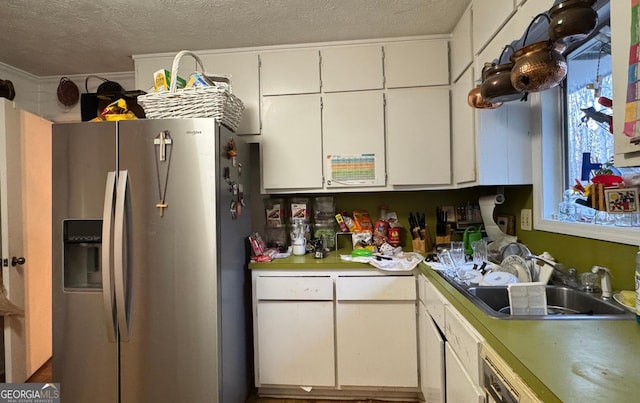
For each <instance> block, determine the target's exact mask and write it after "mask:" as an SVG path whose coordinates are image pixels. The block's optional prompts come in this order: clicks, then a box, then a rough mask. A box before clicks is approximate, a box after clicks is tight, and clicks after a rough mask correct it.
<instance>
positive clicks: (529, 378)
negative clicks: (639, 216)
mask: <svg viewBox="0 0 640 403" xmlns="http://www.w3.org/2000/svg"><path fill="white" fill-rule="evenodd" d="M340 253H343V254H347V253H348V251H346V250H344V251H338V252H332V253H331V254H330V255H329V256H328V257H326V258H325V259H314V258H313V256H312V255H310V254H307V255H305V256H291V257H289V258H286V259H275V260H274V261H272V262H267V263H250V264H249V268H250V269H274V270H287V269H291V270H304V269H311V270H323V269H327V270H335V269H349V270H353V269H369V270H370V269H372V268H373V267H372V266H370V265H367V264H363V263H352V262H346V261H343V260H341V259H340ZM416 270H418V271H419V272H421V273H423V274H424V275H425V276H427V278H428V279H429V280H430V281H431V283H432V284H434V286H435V287H436V288H437V289H438V290H439V291H440V292H441V293H442V294H443V295H444V296H445V297H446V298H447V299H448V300H449V302H450V303H451V304H452V305H453V306H454V307H455V308H456V309H457V310H458V311H459V312H460V313H461V314H462V315H463V316H464V317H465V318H466V319H467V320H468V321H469V323H471V325H473V326H474V327H475V328H476V330H477V331H478V333H480V334H481V335H482V337H484V339H485V340H486V342H487V343H488V344H489V346H491V348H493V349H494V350H495V351H496V352H497V353H498V354H499V355H500V356H501V357H502V358H503V359H504V360H505V362H506V363H507V364H509V365H510V366H511V368H512V369H513V370H514V371H515V372H516V373H517V374H518V375H519V376H520V377H521V378H522V379H523V380H524V381H525V382H526V383H527V384H528V385H529V387H530V388H531V389H532V390H533V391H534V392H535V393H536V394H537V395H538V396H539V397H540V398H541V399H542V400H543V401H545V402H559V401H561V402H581V403H585V402H616V403H620V402H637V401H640V397H639V396H637V395H636V393H639V392H638V391H637V390H638V389H640V324H638V323H636V321H635V320H590V319H584V320H546V321H545V320H503V319H495V318H492V317H490V316H488V315H486V314H485V313H483V312H482V311H481V310H480V309H479V308H477V307H476V306H475V305H474V304H473V303H472V302H471V301H469V300H468V299H467V298H466V297H465V296H464V295H462V294H461V293H460V292H459V291H458V290H456V289H455V288H454V287H453V286H451V285H450V284H449V283H448V282H447V281H446V280H445V279H444V278H442V277H441V276H440V275H438V274H437V273H436V272H435V271H433V270H431V269H430V268H429V267H428V266H426V265H424V264H422V263H421V264H420V265H419V267H418V269H416Z"/></svg>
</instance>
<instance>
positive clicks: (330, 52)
mask: <svg viewBox="0 0 640 403" xmlns="http://www.w3.org/2000/svg"><path fill="white" fill-rule="evenodd" d="M320 53H321V57H322V70H321V71H322V90H323V91H324V92H337V91H358V90H379V89H382V87H383V85H384V76H383V72H382V46H381V45H357V46H336V47H328V48H323V49H322V50H321V51H320Z"/></svg>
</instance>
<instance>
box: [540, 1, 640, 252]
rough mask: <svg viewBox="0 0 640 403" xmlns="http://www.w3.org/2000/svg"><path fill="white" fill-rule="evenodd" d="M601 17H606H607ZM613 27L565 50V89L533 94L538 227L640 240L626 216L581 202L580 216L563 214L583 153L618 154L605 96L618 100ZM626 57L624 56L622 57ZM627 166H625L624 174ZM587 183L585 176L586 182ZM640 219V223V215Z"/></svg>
mask: <svg viewBox="0 0 640 403" xmlns="http://www.w3.org/2000/svg"><path fill="white" fill-rule="evenodd" d="M606 7H607V9H608V7H609V6H608V5H606ZM607 15H608V12H607ZM601 21H605V20H604V19H603V18H601ZM607 22H608V18H607ZM609 32H610V31H609V29H608V27H606V26H605V27H604V28H603V29H600V30H599V33H598V34H597V35H596V36H595V37H594V38H593V39H592V40H590V41H588V42H585V43H584V44H581V45H580V46H579V47H578V48H577V49H575V50H573V51H571V52H570V53H568V54H566V55H565V56H566V58H567V63H568V74H567V80H566V81H565V82H564V83H563V88H560V87H556V88H555V89H553V90H548V91H544V92H541V93H537V94H535V95H534V96H533V97H532V98H531V104H532V113H533V115H532V122H533V127H532V131H533V133H534V136H533V142H534V158H533V161H534V166H533V172H534V188H533V190H534V227H535V228H536V229H538V230H544V231H550V232H557V233H562V234H568V235H575V236H582V237H588V238H593V239H601V240H608V241H612V242H619V243H626V244H634V245H636V244H637V242H638V239H639V236H640V226H631V225H633V222H631V221H620V220H618V221H616V219H619V218H620V216H615V215H611V214H606V213H605V214H601V213H599V212H598V211H597V210H594V209H590V208H588V207H584V208H581V207H580V206H577V207H576V211H575V214H576V216H575V217H574V218H569V219H568V218H567V217H566V216H565V217H563V216H561V215H560V213H561V211H560V207H562V205H561V203H562V202H563V200H565V201H566V200H569V201H573V199H572V197H573V198H575V197H576V196H572V195H571V191H570V189H571V187H572V186H573V185H574V184H575V180H576V179H581V177H582V155H583V153H585V152H588V153H591V158H590V161H591V162H593V163H603V164H606V163H607V162H609V161H610V160H611V158H612V157H613V154H614V149H613V135H612V134H610V133H609V127H608V120H607V119H608V117H607V115H611V114H612V112H611V109H610V108H609V107H608V104H606V99H600V97H605V98H609V99H613V91H612V74H611V72H612V68H611V65H612V57H611V46H610V39H611V34H610V33H609ZM614 32H616V31H614ZM617 32H619V31H617ZM623 32H624V30H623ZM625 35H628V31H627V33H625ZM614 48H615V47H614ZM627 49H628V47H627ZM626 57H627V55H623V57H622V58H626ZM616 66H617V65H616V64H615V63H614V69H615V71H616V74H619V73H620V72H618V67H616ZM598 76H600V77H598ZM616 77H617V76H616ZM616 85H618V84H616ZM620 98H621V97H620V96H618V99H620ZM622 98H624V95H623V96H622ZM585 112H587V113H585ZM559 133H564V135H562V136H561V135H559ZM624 171H625V170H623V169H620V173H624ZM587 183H588V182H587V181H582V184H583V185H584V184H587ZM570 212H571V210H569V213H570ZM581 214H582V215H581ZM636 215H637V214H636ZM637 218H640V217H637ZM616 224H617V225H616ZM636 224H640V220H638V222H636Z"/></svg>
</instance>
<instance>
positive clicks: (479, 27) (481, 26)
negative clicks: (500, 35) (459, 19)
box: [472, 0, 520, 54]
mask: <svg viewBox="0 0 640 403" xmlns="http://www.w3.org/2000/svg"><path fill="white" fill-rule="evenodd" d="M472 7H473V28H472V32H473V53H474V54H478V52H480V51H481V50H482V49H483V48H484V46H485V45H486V44H487V43H488V42H489V41H490V40H491V38H493V36H494V35H495V33H496V32H498V30H499V29H500V28H502V25H504V23H505V22H506V21H507V19H508V18H509V17H510V16H511V14H513V12H514V11H515V4H514V0H474V2H473V5H472ZM519 37H520V35H518V36H517V37H515V38H513V39H518V38H519Z"/></svg>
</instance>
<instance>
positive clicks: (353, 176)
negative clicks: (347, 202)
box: [326, 153, 377, 186]
mask: <svg viewBox="0 0 640 403" xmlns="http://www.w3.org/2000/svg"><path fill="white" fill-rule="evenodd" d="M326 161H327V168H328V169H327V172H329V178H328V180H327V186H369V185H375V184H376V163H377V160H376V155H375V154H374V153H366V154H343V155H327V159H326Z"/></svg>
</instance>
